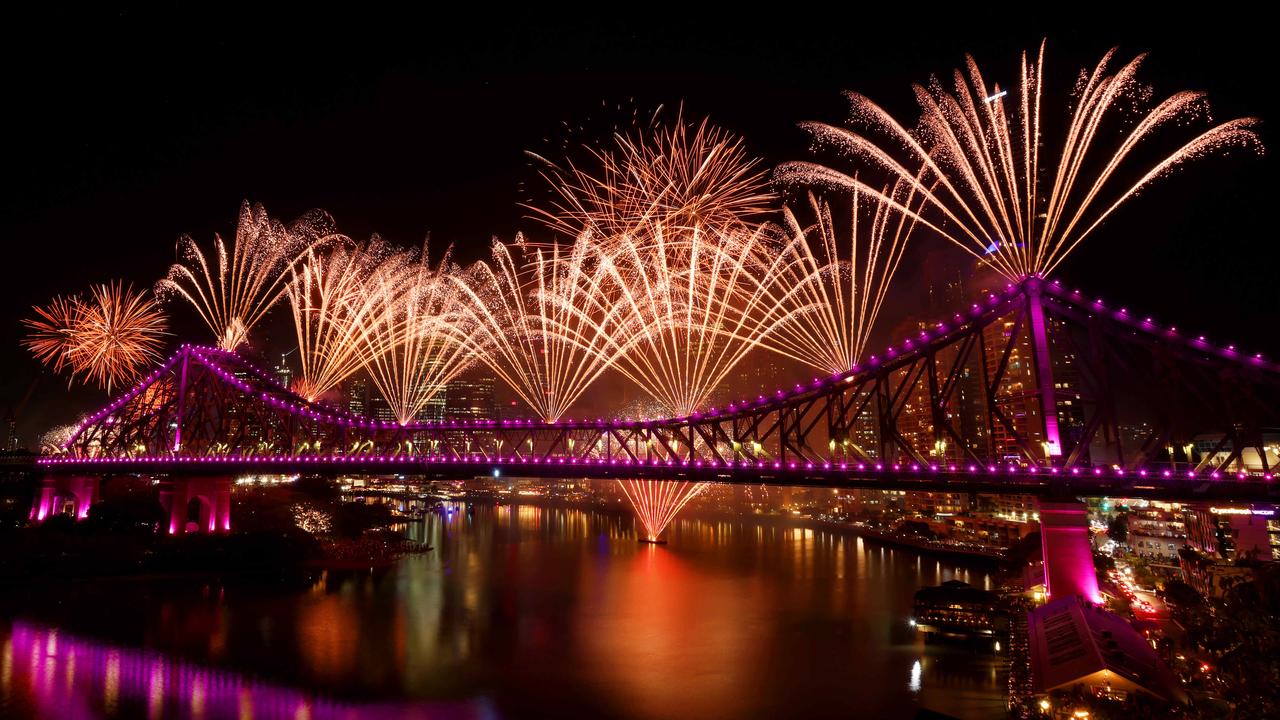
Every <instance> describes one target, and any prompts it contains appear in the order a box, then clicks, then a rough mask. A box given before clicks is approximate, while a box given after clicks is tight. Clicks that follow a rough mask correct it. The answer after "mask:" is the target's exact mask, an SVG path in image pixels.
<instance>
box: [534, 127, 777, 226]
mask: <svg viewBox="0 0 1280 720" xmlns="http://www.w3.org/2000/svg"><path fill="white" fill-rule="evenodd" d="M588 155H589V161H588V162H587V163H574V162H572V161H566V162H565V163H564V165H563V167H562V166H560V165H556V164H554V163H552V162H550V161H548V160H546V159H545V158H541V157H540V156H536V155H535V157H537V158H538V159H539V160H542V161H543V162H544V163H545V164H546V169H545V170H544V171H543V173H542V174H543V177H544V178H545V179H546V180H547V181H548V182H549V183H550V185H551V187H552V190H553V193H554V195H555V199H554V200H553V201H552V202H551V207H550V208H549V209H541V208H536V207H531V208H530V209H531V210H532V211H533V213H534V217H536V218H538V219H539V220H541V221H543V222H544V223H546V224H547V225H548V226H549V227H550V228H552V229H553V230H556V231H557V232H561V233H563V234H565V235H568V236H569V237H575V238H576V237H578V236H579V235H581V234H583V233H589V234H591V235H593V236H594V237H596V238H597V239H598V240H604V239H608V238H616V237H622V236H635V235H636V234H637V233H640V232H643V231H644V230H645V229H647V228H652V227H665V228H674V227H684V228H690V227H694V226H695V225H696V226H699V227H703V228H707V229H711V230H716V231H725V230H730V229H735V228H738V227H740V226H741V225H742V223H743V222H744V221H747V220H749V219H751V218H752V217H754V216H757V215H759V214H761V213H763V212H765V211H767V210H768V209H770V201H771V200H772V199H773V197H772V195H771V194H770V193H769V192H768V190H767V186H766V182H765V174H764V173H763V172H761V171H759V170H758V169H757V166H758V161H757V160H755V159H753V158H750V157H749V156H748V155H747V153H746V149H745V148H744V146H743V144H742V141H741V139H739V138H737V137H735V136H733V135H731V134H729V133H727V132H725V131H724V130H721V129H720V128H717V127H715V126H713V125H711V124H710V123H709V122H708V121H707V120H705V119H704V120H702V122H700V123H697V124H696V125H692V124H689V123H686V122H684V120H683V117H682V116H677V117H676V120H675V122H674V123H672V124H670V125H657V124H655V125H653V126H652V127H650V128H647V129H645V130H641V131H639V132H634V133H630V134H626V133H617V134H615V135H614V138H613V143H612V145H611V146H608V147H605V148H591V149H588ZM592 166H598V167H594V168H593V167H592Z"/></svg>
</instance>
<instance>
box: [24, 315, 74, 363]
mask: <svg viewBox="0 0 1280 720" xmlns="http://www.w3.org/2000/svg"><path fill="white" fill-rule="evenodd" d="M81 305H82V301H81V300H80V298H78V297H56V298H54V299H53V301H52V302H50V303H49V305H48V307H36V308H32V310H33V311H35V313H36V317H34V318H32V319H29V320H23V321H22V322H23V324H24V325H26V326H27V327H28V328H30V332H29V333H28V334H27V337H26V338H25V339H24V340H23V341H22V344H23V345H25V346H26V347H27V349H28V350H30V351H31V354H32V355H35V357H36V360H39V361H40V362H42V363H44V364H45V365H48V366H50V367H51V368H52V369H53V371H54V372H61V371H62V369H63V368H65V367H68V366H71V367H75V364H74V363H73V358H74V353H75V350H76V348H77V347H78V346H79V337H78V336H77V334H76V329H77V327H78V324H79V322H80V314H81Z"/></svg>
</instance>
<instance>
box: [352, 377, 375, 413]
mask: <svg viewBox="0 0 1280 720" xmlns="http://www.w3.org/2000/svg"><path fill="white" fill-rule="evenodd" d="M346 400H347V410H349V411H350V412H351V413H353V414H355V415H359V416H360V417H369V416H370V415H369V380H368V379H367V378H363V377H358V378H353V379H352V380H351V381H350V382H348V383H347V392H346Z"/></svg>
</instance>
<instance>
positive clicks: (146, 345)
mask: <svg viewBox="0 0 1280 720" xmlns="http://www.w3.org/2000/svg"><path fill="white" fill-rule="evenodd" d="M34 310H35V313H36V317H35V318H33V319H29V320H24V321H23V324H25V325H26V326H27V327H28V328H30V330H31V332H30V334H29V335H28V337H27V338H26V339H25V340H23V344H24V345H25V346H26V347H27V348H28V349H29V350H31V352H32V354H33V355H35V357H36V359H37V360H39V361H41V362H43V363H45V364H46V365H50V366H51V367H52V368H53V370H54V371H55V372H59V371H61V370H62V369H63V368H70V370H71V376H72V378H75V376H77V375H83V376H84V379H85V380H87V381H89V382H92V383H94V384H96V385H98V386H99V387H103V388H106V390H107V391H108V392H110V391H111V389H112V388H113V387H115V386H117V385H120V384H122V383H125V382H128V381H129V380H132V379H134V378H136V377H137V376H138V374H139V372H140V371H141V370H142V369H145V367H146V366H147V365H148V364H150V363H152V362H155V361H157V360H159V359H160V348H161V346H162V345H163V337H164V336H165V334H166V333H165V331H164V327H165V319H164V314H163V313H162V312H161V311H160V308H159V307H157V306H156V304H155V302H154V301H153V300H152V299H151V298H149V297H147V295H146V293H145V292H135V291H134V290H133V288H132V287H128V286H125V285H124V284H123V283H120V282H114V283H107V284H104V285H95V286H93V287H91V288H90V289H89V296H88V297H87V298H81V297H79V296H73V297H70V298H61V297H59V298H55V299H54V300H53V302H52V303H50V305H49V306H48V307H47V308H34Z"/></svg>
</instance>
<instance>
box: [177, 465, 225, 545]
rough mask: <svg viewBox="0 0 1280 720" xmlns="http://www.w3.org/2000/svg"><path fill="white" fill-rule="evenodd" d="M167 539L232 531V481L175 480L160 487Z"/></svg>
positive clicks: (198, 478)
mask: <svg viewBox="0 0 1280 720" xmlns="http://www.w3.org/2000/svg"><path fill="white" fill-rule="evenodd" d="M160 505H161V506H162V507H164V509H165V512H166V513H167V515H168V518H169V520H168V525H167V526H166V529H167V531H168V533H169V534H170V535H182V534H185V533H189V532H196V533H206V534H208V533H222V532H228V531H230V530H231V478H230V477H227V476H222V477H194V478H175V479H173V480H169V481H167V482H165V483H163V484H161V485H160Z"/></svg>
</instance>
